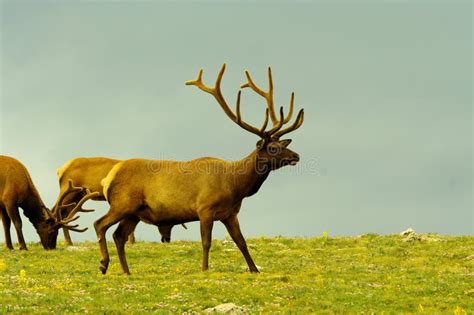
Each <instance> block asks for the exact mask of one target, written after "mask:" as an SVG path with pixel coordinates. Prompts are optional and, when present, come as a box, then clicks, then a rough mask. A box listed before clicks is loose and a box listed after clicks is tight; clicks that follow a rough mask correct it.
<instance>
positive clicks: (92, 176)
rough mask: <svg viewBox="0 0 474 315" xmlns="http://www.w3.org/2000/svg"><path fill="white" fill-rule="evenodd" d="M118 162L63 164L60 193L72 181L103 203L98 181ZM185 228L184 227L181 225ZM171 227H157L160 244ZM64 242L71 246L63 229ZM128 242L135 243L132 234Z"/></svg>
mask: <svg viewBox="0 0 474 315" xmlns="http://www.w3.org/2000/svg"><path fill="white" fill-rule="evenodd" d="M119 162H120V160H115V159H110V158H105V157H90V158H85V157H80V158H75V159H72V160H70V161H69V162H67V163H66V164H64V165H63V166H61V167H60V168H59V169H58V172H57V174H58V179H59V188H60V192H63V191H65V190H66V189H67V188H68V181H69V180H71V179H72V181H73V182H74V184H75V185H78V186H79V187H84V188H87V189H89V190H90V191H91V192H97V193H98V195H97V197H95V198H94V200H100V201H105V197H104V194H103V192H102V191H103V189H102V185H101V184H100V181H101V180H102V179H103V178H104V177H105V176H107V174H108V173H109V171H110V170H111V169H112V167H113V166H114V165H116V164H117V163H119ZM83 196H84V191H79V192H77V193H71V194H69V195H68V196H67V197H66V199H65V202H66V203H72V202H78V201H79V200H81V198H82V197H83ZM72 209H73V207H67V208H65V209H63V210H62V211H63V212H62V215H63V216H67V215H68V214H69V213H70V212H71V211H72ZM183 227H184V228H186V226H185V225H183ZM172 228H173V225H159V226H158V230H159V231H160V234H161V242H163V243H165V242H166V243H169V242H170V241H171V229H172ZM64 240H65V242H66V244H67V245H72V240H71V236H70V235H69V230H68V229H64ZM128 241H129V242H130V243H134V242H135V237H134V235H133V233H131V234H130V235H129V238H128Z"/></svg>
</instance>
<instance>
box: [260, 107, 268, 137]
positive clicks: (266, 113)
mask: <svg viewBox="0 0 474 315" xmlns="http://www.w3.org/2000/svg"><path fill="white" fill-rule="evenodd" d="M267 125H268V108H266V109H265V121H264V122H263V125H262V127H261V128H260V133H261V134H264V133H265V129H267Z"/></svg>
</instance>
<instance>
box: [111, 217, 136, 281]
mask: <svg viewBox="0 0 474 315" xmlns="http://www.w3.org/2000/svg"><path fill="white" fill-rule="evenodd" d="M138 222H140V219H139V218H138V217H136V216H128V217H126V218H125V219H123V220H122V221H120V224H119V226H118V227H117V229H116V230H115V232H114V234H113V237H114V242H115V246H116V247H117V254H118V256H119V259H120V265H121V266H122V269H123V272H124V273H126V274H127V275H129V274H130V270H129V269H128V264H127V257H126V256H125V243H126V242H127V237H130V235H132V234H133V231H134V230H135V227H136V226H137V224H138Z"/></svg>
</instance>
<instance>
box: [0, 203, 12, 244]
mask: <svg viewBox="0 0 474 315" xmlns="http://www.w3.org/2000/svg"><path fill="white" fill-rule="evenodd" d="M0 214H1V216H2V223H3V231H4V233H5V245H6V246H7V248H8V249H13V244H12V237H11V235H10V226H11V224H12V220H10V217H9V216H8V215H7V211H6V210H5V209H0Z"/></svg>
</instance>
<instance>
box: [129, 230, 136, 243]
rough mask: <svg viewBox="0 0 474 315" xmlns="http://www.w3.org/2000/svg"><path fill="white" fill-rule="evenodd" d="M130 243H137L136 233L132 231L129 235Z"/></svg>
mask: <svg viewBox="0 0 474 315" xmlns="http://www.w3.org/2000/svg"><path fill="white" fill-rule="evenodd" d="M128 243H129V244H135V233H133V232H132V233H130V235H129V236H128Z"/></svg>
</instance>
